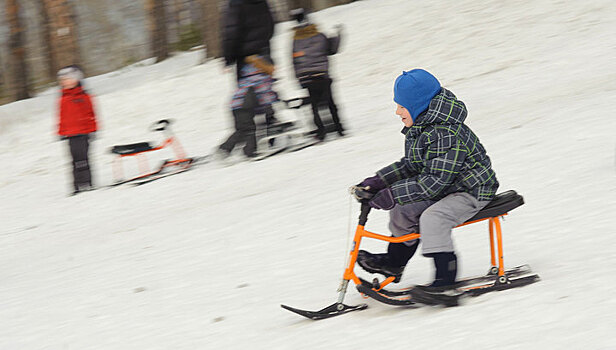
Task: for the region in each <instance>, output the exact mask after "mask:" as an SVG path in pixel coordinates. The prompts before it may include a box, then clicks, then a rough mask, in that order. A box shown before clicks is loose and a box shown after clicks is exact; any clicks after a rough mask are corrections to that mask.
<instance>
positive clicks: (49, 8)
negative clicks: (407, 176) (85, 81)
mask: <svg viewBox="0 0 616 350" xmlns="http://www.w3.org/2000/svg"><path fill="white" fill-rule="evenodd" d="M43 20H44V21H45V23H44V27H43V28H44V33H45V39H46V40H45V42H46V46H47V50H48V51H49V60H48V72H49V74H50V75H51V76H55V73H56V72H57V71H58V70H59V69H60V68H62V67H66V66H68V65H71V64H80V63H81V57H80V55H79V43H78V38H77V22H76V20H75V14H74V12H73V7H72V6H71V4H70V3H69V1H68V0H43Z"/></svg>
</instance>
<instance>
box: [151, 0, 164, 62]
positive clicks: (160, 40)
mask: <svg viewBox="0 0 616 350" xmlns="http://www.w3.org/2000/svg"><path fill="white" fill-rule="evenodd" d="M146 11H147V13H148V17H149V22H150V25H149V29H150V38H151V43H152V54H153V55H154V56H155V57H156V62H160V61H163V60H165V59H167V58H168V57H169V44H168V42H167V22H166V21H165V2H164V1H163V0H146Z"/></svg>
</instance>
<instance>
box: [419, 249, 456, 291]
mask: <svg viewBox="0 0 616 350" xmlns="http://www.w3.org/2000/svg"><path fill="white" fill-rule="evenodd" d="M426 256H429V257H432V258H433V259H434V266H435V267H436V273H435V276H434V282H432V284H430V287H434V288H441V289H447V287H450V288H449V289H451V288H453V286H454V285H455V284H456V275H457V273H458V259H457V257H456V254H455V253H453V252H451V253H432V254H426Z"/></svg>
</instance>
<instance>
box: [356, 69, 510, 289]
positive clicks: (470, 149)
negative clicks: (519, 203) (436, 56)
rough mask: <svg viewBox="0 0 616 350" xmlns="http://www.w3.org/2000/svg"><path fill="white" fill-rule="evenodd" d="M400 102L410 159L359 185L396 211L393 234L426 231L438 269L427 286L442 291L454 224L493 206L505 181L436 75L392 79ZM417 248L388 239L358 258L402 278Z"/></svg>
mask: <svg viewBox="0 0 616 350" xmlns="http://www.w3.org/2000/svg"><path fill="white" fill-rule="evenodd" d="M394 102H396V103H397V110H396V114H397V115H398V116H400V118H401V120H402V123H403V124H404V128H403V129H402V133H403V134H404V135H405V144H404V156H403V157H402V159H400V161H397V162H394V163H392V164H391V165H388V166H386V167H385V168H383V169H381V170H379V171H377V172H376V175H375V176H372V177H369V178H367V179H365V180H364V181H362V182H361V183H360V184H359V185H358V186H360V187H362V188H364V189H366V190H368V191H371V192H372V193H374V194H375V195H374V197H373V198H372V200H371V201H370V202H369V204H370V206H371V207H373V208H375V209H383V210H390V223H389V228H390V231H391V232H392V234H393V236H395V237H400V236H403V235H406V234H409V233H416V232H419V233H420V234H421V242H422V253H423V255H424V256H427V257H431V258H433V259H434V265H435V268H436V274H435V279H434V282H432V284H430V285H429V286H427V287H426V288H432V292H434V291H436V292H440V291H442V290H443V289H447V287H451V286H453V285H454V284H455V278H456V273H457V257H456V254H455V252H454V246H453V241H452V238H451V231H452V229H453V228H454V227H456V226H458V225H460V224H462V223H464V222H465V221H466V220H468V219H470V218H471V217H473V216H474V215H475V214H476V213H477V212H479V211H480V210H481V209H482V208H484V207H485V206H486V205H487V204H488V203H490V201H491V200H492V199H493V198H494V196H495V194H496V190H497V189H498V186H499V184H498V181H497V179H496V175H495V173H494V171H493V170H492V165H491V162H490V158H489V157H488V155H487V154H486V151H485V149H484V147H483V145H482V144H481V143H480V142H479V139H478V138H477V136H476V135H475V134H474V133H473V131H472V130H471V129H470V128H469V127H468V126H467V125H466V124H464V120H465V119H466V116H467V110H466V106H465V105H464V103H463V102H462V101H460V100H458V99H457V97H456V96H455V95H454V94H453V93H452V92H451V91H449V90H447V89H445V88H443V87H441V85H440V83H439V81H438V80H437V79H436V78H435V77H434V76H433V75H432V74H430V73H428V72H427V71H425V70H423V69H414V70H411V71H409V72H403V73H402V75H400V76H399V77H398V78H397V79H396V81H395V83H394ZM418 245H419V243H418V241H417V240H415V241H409V242H405V243H390V244H389V246H388V249H387V253H385V254H372V253H369V252H366V251H363V250H362V251H360V252H359V254H358V263H359V265H360V266H361V267H362V268H364V269H365V270H366V271H368V272H372V273H383V274H385V275H388V276H394V277H396V282H397V281H399V279H400V277H401V275H402V272H403V271H404V267H405V265H406V264H407V262H408V261H409V259H410V258H411V257H412V256H413V254H414V253H415V251H416V249H417V246H418Z"/></svg>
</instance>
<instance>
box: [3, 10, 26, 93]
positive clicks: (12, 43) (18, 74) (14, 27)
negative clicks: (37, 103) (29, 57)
mask: <svg viewBox="0 0 616 350" xmlns="http://www.w3.org/2000/svg"><path fill="white" fill-rule="evenodd" d="M6 20H7V22H8V23H9V28H10V34H9V49H10V56H9V67H10V68H9V70H10V73H11V81H12V83H11V84H10V87H9V88H10V89H12V90H13V91H12V92H13V93H12V96H13V98H14V99H15V100H23V99H26V98H30V89H29V87H28V66H27V64H26V47H25V38H24V33H25V31H24V27H23V25H22V23H21V19H20V18H19V4H18V2H17V0H6Z"/></svg>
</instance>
